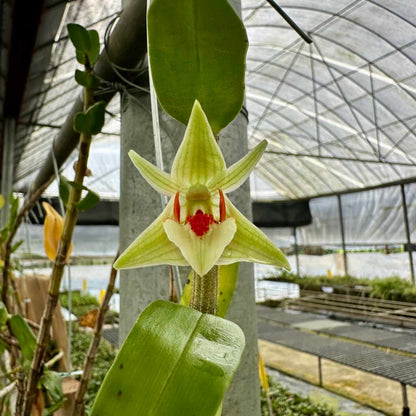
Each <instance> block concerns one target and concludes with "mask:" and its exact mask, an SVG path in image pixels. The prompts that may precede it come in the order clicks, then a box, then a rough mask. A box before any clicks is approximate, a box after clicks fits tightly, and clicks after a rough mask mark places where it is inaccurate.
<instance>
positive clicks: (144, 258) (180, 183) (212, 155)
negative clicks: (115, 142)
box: [114, 101, 289, 276]
mask: <svg viewBox="0 0 416 416" xmlns="http://www.w3.org/2000/svg"><path fill="white" fill-rule="evenodd" d="M266 146H267V142H266V140H263V141H262V142H261V143H259V144H258V145H257V146H256V147H255V148H254V149H253V150H252V151H251V152H250V153H248V154H247V155H246V156H245V157H243V158H242V159H240V160H239V161H238V162H236V163H235V164H233V165H232V166H230V167H229V168H227V167H226V165H225V161H224V158H223V155H222V153H221V150H220V148H219V146H218V144H217V142H216V140H215V137H214V135H213V133H212V130H211V127H210V125H209V122H208V120H207V117H206V115H205V113H204V112H203V110H202V108H201V106H200V104H199V102H198V101H195V104H194V106H193V109H192V113H191V116H190V119H189V123H188V126H187V129H186V132H185V137H184V139H183V141H182V143H181V145H180V147H179V149H178V152H177V154H176V156H175V159H174V161H173V165H172V171H171V174H168V173H166V172H164V171H162V170H160V169H159V168H157V167H156V166H154V165H153V164H151V163H150V162H148V161H147V160H146V159H144V158H142V157H141V156H139V155H138V154H137V153H136V152H134V151H133V150H130V152H129V156H130V158H131V160H132V162H133V163H134V165H135V166H136V167H137V169H138V170H139V172H140V173H141V174H142V175H143V177H144V178H145V179H146V181H147V182H148V183H149V184H150V185H151V186H152V187H153V188H154V189H155V190H157V191H158V192H160V193H162V194H164V195H167V196H169V197H171V198H170V201H169V203H168V204H167V205H166V207H165V209H164V210H163V212H162V213H161V214H160V215H159V217H158V218H157V219H156V220H155V221H154V222H153V223H152V224H151V225H150V226H149V227H148V228H147V229H145V230H144V231H143V232H142V233H141V234H140V235H139V236H138V237H137V238H136V240H135V241H134V242H133V243H132V244H131V245H130V246H129V247H128V248H127V249H126V250H125V251H124V252H123V253H122V254H121V255H120V257H119V258H118V259H117V261H116V262H115V264H114V267H115V268H116V269H128V268H134V267H144V266H152V265H158V264H171V265H178V266H184V265H190V266H191V267H192V268H193V269H194V270H195V272H196V273H197V274H198V275H200V276H204V275H206V274H207V273H208V272H209V271H210V270H211V269H212V267H213V266H214V265H226V264H231V263H235V262H240V261H249V262H255V263H263V264H271V265H275V266H278V267H284V268H286V269H289V264H288V262H287V260H286V258H285V256H284V255H283V253H282V252H281V251H280V250H279V249H278V248H277V247H276V246H275V245H274V244H273V243H272V242H271V241H270V240H269V238H268V237H266V235H264V234H263V233H262V232H261V231H260V230H259V229H258V228H257V227H256V226H254V225H253V224H252V223H251V222H250V221H249V220H248V219H247V218H245V217H244V215H243V214H242V213H241V212H239V211H238V209H237V208H236V207H235V206H234V205H233V204H232V203H231V201H230V200H229V199H228V198H227V196H226V195H225V194H227V193H229V192H232V191H234V190H235V189H237V188H238V187H239V186H241V185H242V184H243V182H244V181H245V180H246V179H247V178H248V176H249V174H250V172H251V171H252V170H253V168H254V167H255V165H256V164H257V162H258V161H259V159H260V157H261V155H262V154H263V152H264V150H265V148H266Z"/></svg>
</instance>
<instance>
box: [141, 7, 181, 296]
mask: <svg viewBox="0 0 416 416" xmlns="http://www.w3.org/2000/svg"><path fill="white" fill-rule="evenodd" d="M151 2H152V0H147V11H149V7H150V4H151ZM147 29H149V25H147ZM147 51H149V34H147ZM147 56H148V57H149V53H148V55H147ZM147 67H148V72H149V89H150V106H151V110H152V122H153V138H154V145H155V156H156V165H157V167H158V168H159V169H160V170H164V167H163V154H162V142H161V138H160V123H159V108H158V103H157V96H156V91H155V86H154V84H153V78H152V68H151V65H150V59H149V58H148V59H147ZM161 203H162V208H163V209H164V208H165V206H166V205H167V203H168V200H167V197H166V195H161ZM172 270H173V275H174V278H175V283H176V288H177V290H178V295H179V298H180V297H181V296H182V282H181V278H180V273H179V267H178V266H173V267H172Z"/></svg>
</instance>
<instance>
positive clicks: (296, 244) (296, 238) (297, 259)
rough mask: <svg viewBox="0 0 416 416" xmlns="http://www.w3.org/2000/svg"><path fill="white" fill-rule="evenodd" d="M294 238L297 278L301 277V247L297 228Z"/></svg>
mask: <svg viewBox="0 0 416 416" xmlns="http://www.w3.org/2000/svg"><path fill="white" fill-rule="evenodd" d="M293 237H294V239H295V257H296V276H297V277H300V272H299V246H298V234H297V227H293Z"/></svg>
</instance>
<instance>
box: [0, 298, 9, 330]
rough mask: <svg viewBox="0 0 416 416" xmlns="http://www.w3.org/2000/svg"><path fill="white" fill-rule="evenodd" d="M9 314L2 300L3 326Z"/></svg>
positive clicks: (0, 317)
mask: <svg viewBox="0 0 416 416" xmlns="http://www.w3.org/2000/svg"><path fill="white" fill-rule="evenodd" d="M8 317H9V314H8V312H7V308H6V306H5V304H4V303H3V302H0V326H3V325H4V324H5V323H6V322H7V318H8Z"/></svg>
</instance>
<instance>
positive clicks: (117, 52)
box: [26, 0, 147, 200]
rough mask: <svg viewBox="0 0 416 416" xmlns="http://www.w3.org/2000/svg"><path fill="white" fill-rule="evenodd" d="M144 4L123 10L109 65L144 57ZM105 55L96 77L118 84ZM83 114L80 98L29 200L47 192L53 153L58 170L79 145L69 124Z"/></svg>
mask: <svg viewBox="0 0 416 416" xmlns="http://www.w3.org/2000/svg"><path fill="white" fill-rule="evenodd" d="M146 49H147V46H146V1H145V0H132V1H131V2H130V3H129V4H128V5H127V6H126V7H125V9H124V10H123V12H122V13H121V15H120V19H119V21H118V23H117V25H116V26H115V28H114V30H113V32H112V33H111V36H110V38H109V42H108V49H107V50H108V54H109V55H110V58H111V63H112V64H115V65H117V66H118V67H122V68H134V67H136V66H137V64H138V63H139V62H140V60H141V59H143V57H144V55H145V53H146ZM110 58H109V56H108V55H107V52H106V51H105V50H104V51H103V52H102V53H101V55H100V58H99V60H98V62H97V63H96V64H95V66H94V71H95V73H96V74H97V75H98V76H99V77H101V78H103V79H105V80H107V81H109V82H116V81H118V80H119V78H118V76H117V74H116V72H115V71H114V69H113V65H111V64H110V63H109V60H110ZM115 93H116V90H115V89H114V90H113V91H111V92H108V93H107V94H103V95H100V97H99V99H100V100H103V101H105V102H106V103H109V102H110V100H111V99H112V98H113V96H114V95H115ZM80 111H82V97H81V94H80V96H79V97H78V99H77V100H76V101H75V103H74V104H73V106H72V109H71V110H70V112H69V114H68V117H67V119H66V120H65V122H64V124H63V126H62V128H61V130H60V132H59V134H58V136H57V137H56V138H55V140H54V145H53V149H51V151H50V152H49V154H48V156H47V158H46V160H45V163H44V164H43V166H42V168H41V169H40V170H39V172H38V174H37V176H36V178H35V180H34V181H33V183H32V185H31V187H30V189H29V193H28V195H27V197H26V199H27V200H28V199H29V198H30V196H31V194H32V193H34V192H35V191H37V190H39V189H40V188H46V187H47V185H48V184H49V182H50V180H51V178H53V176H54V165H53V153H54V154H55V158H56V162H57V165H58V167H61V166H62V164H63V163H64V162H65V160H66V159H67V158H68V157H69V155H70V154H71V153H72V151H73V150H74V149H75V148H76V146H77V145H78V142H79V135H78V134H77V133H76V132H75V131H74V130H73V128H72V121H73V118H74V116H75V114H76V113H78V112H80Z"/></svg>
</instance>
